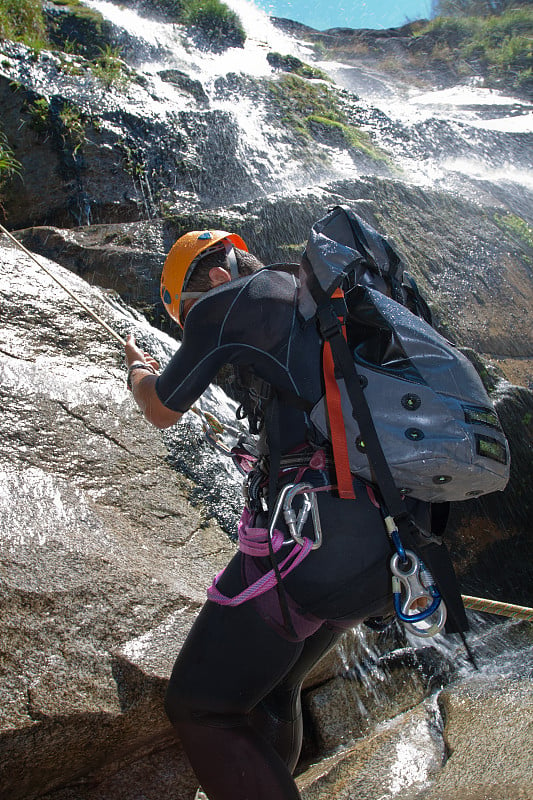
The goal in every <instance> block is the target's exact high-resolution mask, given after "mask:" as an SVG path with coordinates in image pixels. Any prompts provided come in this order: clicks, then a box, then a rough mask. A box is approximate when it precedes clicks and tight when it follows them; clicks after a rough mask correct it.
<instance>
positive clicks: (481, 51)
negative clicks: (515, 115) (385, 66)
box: [414, 7, 533, 91]
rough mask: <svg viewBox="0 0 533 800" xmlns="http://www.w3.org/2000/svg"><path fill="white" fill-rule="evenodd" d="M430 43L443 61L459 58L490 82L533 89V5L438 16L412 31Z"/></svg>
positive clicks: (521, 88) (514, 87)
mask: <svg viewBox="0 0 533 800" xmlns="http://www.w3.org/2000/svg"><path fill="white" fill-rule="evenodd" d="M414 36H415V37H425V38H427V39H429V41H430V42H432V43H433V46H432V50H431V52H430V53H429V55H430V57H432V58H439V59H441V60H442V61H445V62H446V61H450V62H453V61H456V60H457V59H458V58H459V59H461V60H462V61H463V62H465V63H466V64H468V65H470V66H471V67H474V68H477V69H478V70H479V71H480V72H481V73H482V74H483V75H484V77H485V79H486V83H487V85H489V86H494V87H496V86H501V85H503V86H505V87H509V88H512V89H517V90H526V91H530V90H531V89H533V9H532V8H531V7H529V8H513V9H509V10H506V11H504V12H503V13H502V14H500V15H492V16H486V17H485V16H457V17H437V18H436V19H434V20H432V21H431V22H429V23H428V24H427V25H425V26H424V27H423V28H421V29H420V30H418V31H417V32H415V34H414Z"/></svg>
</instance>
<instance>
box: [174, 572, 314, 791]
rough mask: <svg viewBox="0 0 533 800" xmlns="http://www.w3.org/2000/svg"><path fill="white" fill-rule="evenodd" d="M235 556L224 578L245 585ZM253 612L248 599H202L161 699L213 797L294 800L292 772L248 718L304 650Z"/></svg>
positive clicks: (228, 589) (224, 584)
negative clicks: (234, 602)
mask: <svg viewBox="0 0 533 800" xmlns="http://www.w3.org/2000/svg"><path fill="white" fill-rule="evenodd" d="M240 561H241V559H240V557H239V556H236V557H235V558H234V559H233V560H232V562H230V564H229V565H228V567H227V568H226V570H225V573H224V575H223V577H222V579H221V588H222V590H223V591H224V592H225V593H227V594H235V593H236V590H237V591H238V590H239V589H240V587H242V576H241V563H240ZM303 646H304V645H303V643H302V642H289V641H287V640H286V639H284V638H282V637H281V636H280V635H279V634H278V633H276V632H275V631H274V630H273V629H272V628H271V627H270V626H269V625H268V624H267V623H266V622H265V621H263V620H262V619H261V617H260V616H259V615H258V614H257V613H256V611H255V610H254V607H253V603H244V604H243V605H241V606H238V607H236V608H228V607H223V606H219V605H216V604H215V603H211V602H209V601H208V602H207V603H206V604H205V606H204V607H203V608H202V610H201V611H200V614H199V615H198V617H197V619H196V621H195V623H194V625H193V626H192V628H191V631H190V633H189V635H188V637H187V639H186V641H185V644H184V645H183V648H182V650H181V652H180V654H179V656H178V658H177V661H176V664H175V666H174V670H173V672H172V676H171V679H170V682H169V687H168V691H167V698H166V710H167V714H168V716H169V718H170V720H171V722H172V723H173V725H174V727H175V728H176V731H177V733H178V735H179V737H180V739H181V741H182V744H183V747H184V749H185V752H186V753H187V756H188V757H189V760H190V762H191V765H192V767H193V769H194V771H195V773H196V775H197V777H198V780H199V783H200V784H201V785H202V787H203V789H204V791H205V792H206V793H207V795H208V797H209V798H210V800H247V799H248V798H250V799H251V798H253V800H298V798H299V797H300V795H299V793H298V790H297V788H296V785H295V783H294V781H293V779H292V776H291V773H290V770H289V769H288V768H287V766H286V764H285V763H284V761H283V759H282V758H281V757H280V756H279V755H278V753H277V752H276V750H275V748H274V747H273V746H272V745H271V744H270V742H269V741H268V740H267V739H266V738H265V737H264V736H263V734H262V733H260V732H259V731H258V730H257V729H255V728H254V727H253V726H252V725H251V723H250V717H249V714H250V712H251V711H252V709H253V708H254V707H255V706H256V705H257V704H258V703H259V702H260V701H261V700H262V699H263V698H264V697H265V696H266V695H268V694H269V693H270V692H271V691H272V690H273V689H274V688H275V687H276V686H277V685H278V683H280V681H281V680H282V679H283V678H284V676H285V675H286V674H287V673H288V672H289V670H290V669H291V667H292V666H293V665H294V664H295V663H296V661H297V660H298V658H299V656H300V655H301V653H302V650H303Z"/></svg>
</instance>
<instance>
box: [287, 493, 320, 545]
mask: <svg viewBox="0 0 533 800" xmlns="http://www.w3.org/2000/svg"><path fill="white" fill-rule="evenodd" d="M289 486H290V488H289V491H288V492H286V494H285V496H284V499H283V516H284V518H285V522H286V524H287V528H288V529H289V533H290V535H291V538H292V539H294V541H295V542H296V543H297V544H299V545H303V544H304V539H303V537H302V536H301V533H302V530H303V527H304V525H305V523H306V522H307V517H308V516H309V512H311V518H312V520H313V528H314V531H315V539H314V542H313V546H312V548H311V549H312V550H318V548H319V547H320V545H321V544H322V525H321V523H320V515H319V513H318V502H317V499H316V493H315V492H314V491H313V487H312V486H311V484H310V483H292V484H289ZM299 494H301V495H303V503H302V507H301V508H300V510H299V512H298V516H297V515H296V512H295V511H294V509H293V508H292V504H293V501H294V498H295V497H296V496H297V495H299Z"/></svg>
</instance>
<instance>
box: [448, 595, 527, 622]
mask: <svg viewBox="0 0 533 800" xmlns="http://www.w3.org/2000/svg"><path fill="white" fill-rule="evenodd" d="M461 597H462V600H463V603H464V606H465V608H471V609H472V610H473V611H485V612H486V613H487V614H498V615H499V616H502V617H512V618H513V619H527V620H530V621H533V608H528V607H527V606H515V605H513V604H512V603H499V602H498V601H497V600H488V599H487V598H485V597H469V595H466V594H463V595H461Z"/></svg>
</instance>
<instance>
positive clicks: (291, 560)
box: [207, 508, 314, 606]
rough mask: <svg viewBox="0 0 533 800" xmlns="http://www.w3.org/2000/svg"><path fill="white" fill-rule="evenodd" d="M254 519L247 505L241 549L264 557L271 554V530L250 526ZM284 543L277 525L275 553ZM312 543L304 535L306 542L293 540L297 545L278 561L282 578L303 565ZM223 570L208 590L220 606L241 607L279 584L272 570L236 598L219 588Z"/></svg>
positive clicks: (243, 551)
mask: <svg viewBox="0 0 533 800" xmlns="http://www.w3.org/2000/svg"><path fill="white" fill-rule="evenodd" d="M251 521H252V514H251V512H250V510H249V509H248V508H245V509H244V511H243V512H242V516H241V519H240V522H239V527H238V533H239V550H240V551H241V552H242V553H245V554H246V555H249V556H256V557H263V556H268V555H270V550H269V546H268V529H267V528H252V527H250V522H251ZM283 542H284V536H283V534H282V533H281V531H279V530H277V528H276V529H274V533H273V536H272V550H273V551H274V553H277V552H278V550H280V548H281V547H282V545H283ZM313 544H314V543H313V542H312V541H311V539H307V538H304V540H303V545H300V544H297V543H296V542H295V543H294V547H292V548H291V550H290V552H289V554H288V555H287V557H286V558H284V559H283V561H281V562H280V563H279V564H278V569H279V572H280V575H281V577H282V578H284V577H285V576H286V575H288V574H289V572H292V570H293V569H295V567H297V566H298V564H301V562H302V561H303V560H304V558H305V557H306V556H307V555H308V554H309V553H310V552H311V548H312V547H313ZM223 572H224V570H222V572H219V574H218V575H217V576H216V578H215V580H214V581H213V583H212V585H211V586H210V587H209V589H208V590H207V597H208V599H209V600H212V601H213V602H214V603H218V605H220V606H239V605H241V603H245V602H246V601H247V600H251V599H252V598H253V597H259V595H262V594H264V593H265V592H268V590H269V589H272V588H273V587H274V586H275V585H276V580H277V579H276V574H275V572H274V570H273V569H271V570H270V571H269V572H267V573H265V575H263V576H262V577H261V578H259V579H258V580H256V581H255V583H252V584H251V585H250V586H248V587H247V588H246V589H244V590H243V591H242V592H240V593H239V594H237V595H235V597H227V596H226V595H224V594H222V592H220V591H219V590H218V589H217V583H218V581H219V579H220V577H221V575H222V574H223Z"/></svg>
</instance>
